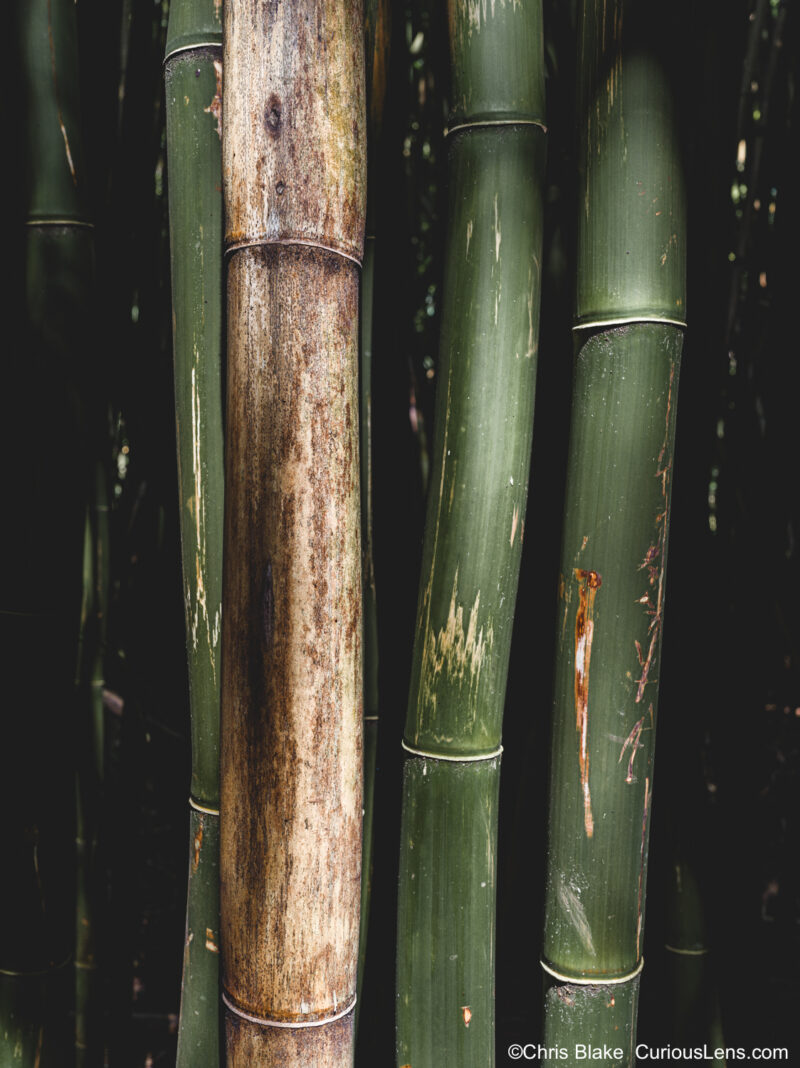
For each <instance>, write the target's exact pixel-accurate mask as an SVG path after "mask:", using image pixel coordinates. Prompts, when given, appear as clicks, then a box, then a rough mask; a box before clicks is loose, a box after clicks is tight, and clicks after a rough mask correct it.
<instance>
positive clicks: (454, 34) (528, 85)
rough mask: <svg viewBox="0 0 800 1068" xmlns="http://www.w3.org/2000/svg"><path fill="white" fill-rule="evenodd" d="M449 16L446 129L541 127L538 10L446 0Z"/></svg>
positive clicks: (507, 2)
mask: <svg viewBox="0 0 800 1068" xmlns="http://www.w3.org/2000/svg"><path fill="white" fill-rule="evenodd" d="M447 12H448V18H449V24H450V33H449V39H450V74H451V96H452V109H451V114H450V123H449V125H450V127H451V128H452V127H455V126H459V127H460V126H466V125H470V124H473V123H474V124H479V125H480V124H484V123H487V122H488V123H501V122H534V123H537V124H539V125H542V126H543V125H544V121H545V96H544V78H543V77H542V72H543V70H544V33H543V30H542V5H541V4H540V3H538V2H533V3H531V2H530V0H525V2H523V3H517V2H515V0H497V2H496V3H491V4H487V3H475V2H474V0H450V2H449V3H448V5H447ZM511 72H513V75H512V73H511Z"/></svg>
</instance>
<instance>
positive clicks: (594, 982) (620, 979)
mask: <svg viewBox="0 0 800 1068" xmlns="http://www.w3.org/2000/svg"><path fill="white" fill-rule="evenodd" d="M539 963H540V964H541V966H542V969H543V970H544V971H546V972H547V974H548V975H552V976H553V978H554V979H558V981H559V982H561V983H569V984H570V985H571V986H619V985H620V984H621V983H629V982H630V981H631V979H635V978H636V976H637V975H638V974H639V972H640V971H641V970H642V968H644V957H642V958H641V960H640V961H639V963H638V964H637V965H636V967H635V968H634V969H633V971H632V972H628V974H627V975H618V976H615V977H614V978H613V979H604V978H602V977H595V978H593V979H583V978H580V979H579V978H577V977H576V976H574V975H564V974H563V973H562V972H557V971H556V970H555V968H551V967H550V965H549V964H546V963H545V962H544V961H543V960H540V961H539Z"/></svg>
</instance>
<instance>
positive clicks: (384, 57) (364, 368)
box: [356, 0, 390, 1028]
mask: <svg viewBox="0 0 800 1068" xmlns="http://www.w3.org/2000/svg"><path fill="white" fill-rule="evenodd" d="M389 28H390V11H389V0H369V3H367V5H366V7H365V11H364V41H365V47H364V55H365V60H366V62H365V74H366V98H367V160H368V161H369V160H373V159H374V158H375V156H376V154H377V153H376V149H377V145H378V141H379V139H380V133H381V126H382V122H383V105H384V100H385V96H386V76H387V69H388V63H389ZM367 190H368V193H367V219H366V233H365V235H364V262H363V264H362V267H361V290H360V297H361V301H360V321H359V332H360V336H359V340H360V347H359V356H360V360H359V370H360V376H359V391H360V412H359V414H360V421H359V431H360V441H359V445H360V454H359V455H360V461H361V591H362V599H363V614H364V616H363V618H364V647H363V664H364V828H363V845H362V857H361V922H360V926H359V931H360V935H359V942H358V992H359V1002H360V995H361V991H362V989H363V981H364V967H365V962H366V953H367V927H368V923H369V906H370V896H371V884H372V821H373V813H374V797H375V764H376V760H377V751H378V720H379V709H380V705H379V691H378V605H377V598H376V589H375V559H374V555H373V548H372V344H373V334H372V322H373V301H374V289H375V223H376V218H377V208H376V202H377V195H378V190H379V185H378V181H377V173H376V168H375V166H374V165H372V166H370V167H369V173H368V177H367ZM359 1002H356V1028H357V1027H358V1014H359V1011H360V1008H359Z"/></svg>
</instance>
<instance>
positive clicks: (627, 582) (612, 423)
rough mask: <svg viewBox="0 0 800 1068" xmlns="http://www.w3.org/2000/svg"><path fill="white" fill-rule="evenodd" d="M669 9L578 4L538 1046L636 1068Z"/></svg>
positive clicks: (675, 342) (659, 620)
mask: <svg viewBox="0 0 800 1068" xmlns="http://www.w3.org/2000/svg"><path fill="white" fill-rule="evenodd" d="M669 19H670V13H669V10H668V7H667V5H666V4H662V3H659V4H658V5H656V6H655V8H654V5H653V4H644V3H642V2H640V0H614V2H613V3H606V2H605V0H583V3H582V5H581V8H580V15H579V22H578V36H579V59H578V71H579V75H578V77H579V86H578V94H577V96H578V106H579V114H578V130H579V135H578V141H579V169H580V195H579V203H578V263H577V286H576V296H577V308H576V316H575V335H574V336H575V350H576V358H575V376H574V383H573V399H572V418H571V432H570V445H569V459H568V470H567V488H566V505H565V521H564V531H563V541H562V557H561V559H562V564H561V577H560V589H559V615H558V648H557V655H556V671H555V675H556V681H555V703H554V725H553V743H552V764H551V786H550V817H549V850H548V867H547V887H546V908H545V932H544V952H543V967H544V970H545V1041H546V1043H547V1044H548V1045H559V1046H566V1047H569V1046H570V1044H571V1043H572V1042H573V1040H575V1041H579V1042H588V1041H591V1042H592V1043H593V1044H597V1045H602V1044H603V1043H605V1042H610V1043H611V1045H612V1046H616V1047H624V1049H625V1056H624V1058H623V1060H622V1061H621V1062H620V1063H621V1064H625V1065H632V1064H633V1063H634V1053H633V1051H634V1047H635V1032H636V1008H637V999H638V989H639V973H640V972H641V969H642V964H643V959H642V943H643V927H644V905H645V887H646V874H647V840H648V833H649V824H650V812H651V804H652V797H653V754H654V741H655V723H656V708H657V694H658V675H659V655H660V647H661V633H662V627H663V620H664V594H665V574H666V557H667V535H668V523H669V502H670V490H671V485H672V462H673V443H674V433H675V415H676V404H677V393H678V371H679V364H680V354H681V348H682V345H683V328H684V325H685V312H686V307H685V299H686V284H685V242H686V238H685V231H686V222H685V204H684V195H683V174H682V168H681V159H680V153H679V149H678V143H677V134H676V125H675V120H674V115H673V103H672V101H673V89H672V85H671V83H670V78H669V77H668V73H667V72H668V71H669V69H670V67H669V62H668V61H672V62H673V63H674V62H675V59H676V57H677V56H679V54H680V53H679V49H678V48H677V47H675V40H676V39H677V38H674V37H673V35H672V34H671V32H670V22H669Z"/></svg>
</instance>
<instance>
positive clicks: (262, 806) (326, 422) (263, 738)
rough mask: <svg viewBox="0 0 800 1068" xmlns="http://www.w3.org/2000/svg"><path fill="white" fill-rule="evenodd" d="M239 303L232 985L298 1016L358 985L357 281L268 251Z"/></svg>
mask: <svg viewBox="0 0 800 1068" xmlns="http://www.w3.org/2000/svg"><path fill="white" fill-rule="evenodd" d="M266 280H268V283H267V281H266ZM312 294H313V299H311V295H312ZM228 300H229V303H228V329H229V349H228V353H229V355H228V361H229V362H228V374H229V377H228V455H227V463H228V466H227V480H226V492H227V499H228V502H229V505H228V509H227V513H226V553H228V554H230V555H229V557H228V564H227V565H226V577H225V597H224V601H223V603H224V605H225V612H226V615H225V626H224V628H223V658H224V671H223V745H222V915H223V968H224V976H225V989H226V991H227V994H228V996H229V998H230V999H231V1000H232V1001H233V1002H234V1003H235V1004H236V1005H237V1006H238V1007H239V1008H240V1009H242V1010H243V1011H245V1012H247V1013H249V1014H251V1015H253V1016H257V1017H260V1018H267V1019H272V1020H284V1021H286V1022H292V1021H295V1022H298V1023H302V1022H308V1021H312V1020H315V1019H324V1018H326V1017H329V1016H332V1015H334V1014H336V1013H337V1012H338V1011H339V1010H340V1009H341V1008H342V1007H343V1006H345V1005H347V1004H348V1003H349V1002H350V1001H351V1000H352V999H353V997H354V995H355V990H356V956H357V945H358V914H359V897H360V849H361V793H362V790H361V774H362V770H361V760H362V754H361V731H362V726H361V717H362V707H361V706H362V701H361V687H362V680H361V575H360V561H359V542H360V539H359V519H360V517H359V498H358V440H357V422H358V399H357V394H356V378H357V375H356V357H357V316H356V311H357V305H358V269H357V267H356V266H355V264H353V263H351V262H350V261H348V260H346V259H343V258H342V257H340V256H337V255H332V254H330V253H327V252H323V251H321V250H318V249H313V248H308V247H305V246H295V247H286V246H282V245H276V246H266V247H263V248H252V249H248V250H245V251H241V252H238V253H237V254H236V255H235V256H234V257H233V258H232V260H231V262H230V264H229V267H228ZM237 563H238V564H239V566H237ZM242 1063H245V1062H242ZM247 1063H250V1062H247ZM318 1063H320V1064H322V1063H324V1062H322V1061H320V1062H318Z"/></svg>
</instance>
